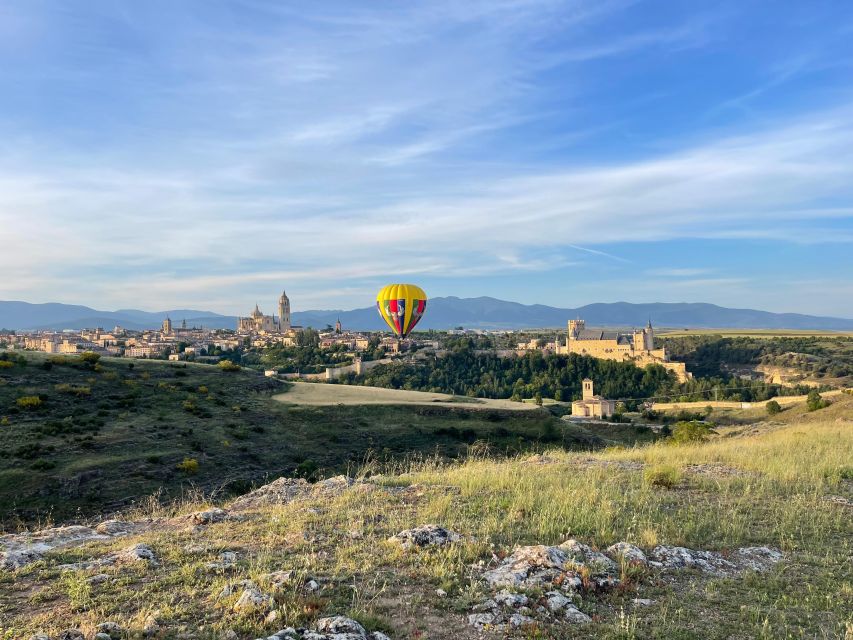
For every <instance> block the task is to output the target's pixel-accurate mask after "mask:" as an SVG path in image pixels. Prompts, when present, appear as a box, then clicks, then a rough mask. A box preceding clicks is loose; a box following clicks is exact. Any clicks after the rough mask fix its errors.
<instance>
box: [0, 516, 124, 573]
mask: <svg viewBox="0 0 853 640" xmlns="http://www.w3.org/2000/svg"><path fill="white" fill-rule="evenodd" d="M108 538H109V536H108V535H104V534H101V533H98V531H96V530H95V529H92V528H91V527H84V526H82V525H72V526H68V527H52V528H50V529H42V530H41V531H36V532H33V533H20V534H10V535H6V536H0V568H3V569H6V570H10V571H11V570H14V569H19V568H20V567H23V566H25V565H27V564H30V563H31V562H36V561H37V560H39V559H41V557H42V556H43V555H44V554H45V553H46V552H48V551H50V550H51V549H58V548H61V547H67V546H71V545H75V544H82V543H84V542H88V541H90V540H106V539H108Z"/></svg>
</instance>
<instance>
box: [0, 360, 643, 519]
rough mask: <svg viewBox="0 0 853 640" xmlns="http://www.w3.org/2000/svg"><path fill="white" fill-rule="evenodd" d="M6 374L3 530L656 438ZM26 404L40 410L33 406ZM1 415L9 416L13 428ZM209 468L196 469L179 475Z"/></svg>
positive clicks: (208, 375)
mask: <svg viewBox="0 0 853 640" xmlns="http://www.w3.org/2000/svg"><path fill="white" fill-rule="evenodd" d="M27 358H28V360H29V362H28V365H27V366H26V367H20V366H14V367H11V368H3V369H0V527H6V528H10V527H14V526H15V525H16V523H18V522H19V521H23V522H25V523H26V522H32V521H36V520H38V521H45V520H46V519H50V518H53V519H55V520H63V519H67V518H69V517H72V516H84V517H85V516H90V515H94V514H97V513H103V512H108V511H114V510H115V509H121V508H126V507H129V506H131V505H132V504H134V502H136V501H138V500H140V499H142V498H144V497H145V496H147V495H150V494H152V493H154V492H157V491H159V492H161V496H162V498H164V499H171V498H177V497H180V496H181V495H182V494H183V493H185V492H186V491H187V490H189V489H190V488H192V487H200V488H201V489H203V490H204V491H206V492H209V493H214V494H216V495H224V496H227V495H231V494H233V493H235V492H242V491H246V490H247V489H248V488H250V487H251V486H252V485H253V484H257V483H262V482H265V481H268V480H270V479H273V478H275V477H278V476H281V475H304V474H312V475H315V476H323V475H333V474H335V473H341V472H345V471H346V470H347V469H352V468H354V467H356V466H358V465H360V464H362V463H363V462H364V460H365V459H367V458H369V459H371V460H374V461H378V462H380V463H383V464H384V463H387V464H391V465H393V464H395V463H397V462H400V461H401V460H409V459H417V458H421V457H425V456H436V455H437V456H439V457H440V458H447V459H453V458H457V457H459V456H464V455H465V453H466V451H467V449H468V447H469V446H470V445H471V444H472V443H474V442H475V441H485V442H487V443H488V444H489V446H490V447H491V450H492V451H493V452H495V453H500V452H503V453H509V454H512V453H515V452H517V451H521V450H526V449H530V448H536V447H542V446H554V445H555V444H558V445H562V446H565V447H567V448H582V449H590V448H595V447H600V446H602V445H603V444H605V443H606V442H608V441H612V440H616V441H619V442H632V441H634V440H635V439H637V438H647V437H648V436H647V435H642V434H640V435H638V434H636V433H634V432H633V431H632V430H630V429H629V430H624V429H621V428H619V429H618V430H615V431H614V432H613V433H612V434H610V433H609V432H608V430H607V429H606V428H605V429H604V430H602V431H601V432H600V433H599V432H596V433H591V432H588V431H586V430H584V429H582V428H579V427H574V426H572V425H567V424H565V423H563V422H561V421H559V420H557V419H555V418H553V417H552V416H550V415H549V414H548V413H547V412H530V413H529V414H522V413H520V412H505V411H495V410H486V409H483V410H478V409H477V408H476V404H468V403H459V404H458V405H454V406H452V407H415V406H413V407H406V406H393V407H392V406H364V407H336V406H330V407H300V406H288V405H286V404H282V403H280V402H276V401H273V400H272V399H271V396H272V395H273V394H275V393H281V392H282V391H284V390H285V389H286V386H285V385H283V384H282V383H280V382H278V381H275V380H272V379H269V378H265V377H263V376H262V375H260V374H259V373H257V372H254V371H251V370H245V369H244V370H242V371H234V372H230V371H221V370H220V369H219V368H218V367H216V366H207V365H184V364H183V363H181V364H170V363H165V362H161V361H160V362H158V361H141V360H136V361H128V360H123V359H102V360H101V362H100V363H99V364H97V366H87V365H85V364H84V363H82V362H79V361H76V360H75V359H74V358H70V359H69V358H65V362H66V364H54V365H53V366H52V367H51V368H50V369H45V368H43V366H42V365H43V363H45V362H49V361H51V360H57V359H56V358H53V359H51V358H49V357H48V356H46V355H44V354H36V353H32V354H27ZM27 397H29V398H37V399H40V404H39V405H38V406H33V407H28V408H23V407H21V406H19V400H20V399H21V398H27ZM24 404H30V402H28V403H24ZM2 418H5V420H3V419H2ZM185 459H191V460H196V461H197V462H198V467H197V469H196V468H195V467H194V466H193V469H192V472H190V473H188V472H187V469H186V468H179V466H180V465H181V464H182V463H183V461H184V460H185Z"/></svg>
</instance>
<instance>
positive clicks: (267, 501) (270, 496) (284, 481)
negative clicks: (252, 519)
mask: <svg viewBox="0 0 853 640" xmlns="http://www.w3.org/2000/svg"><path fill="white" fill-rule="evenodd" d="M310 492H311V485H310V484H309V483H308V481H307V480H305V479H304V478H278V479H277V480H274V481H272V482H270V483H269V484H265V485H264V486H262V487H259V488H257V489H255V490H254V491H251V492H249V493H247V494H246V495H244V496H241V497H239V498H237V499H236V500H235V501H234V502H232V503H231V510H232V511H238V510H244V509H256V508H258V507H262V506H266V505H274V504H287V503H288V502H291V501H293V500H295V499H297V498H301V497H304V496H307V495H308V494H309V493H310Z"/></svg>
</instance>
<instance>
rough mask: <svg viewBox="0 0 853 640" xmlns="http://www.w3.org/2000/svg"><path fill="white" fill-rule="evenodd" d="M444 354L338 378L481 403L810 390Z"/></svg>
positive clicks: (576, 363)
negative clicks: (588, 395) (588, 392)
mask: <svg viewBox="0 0 853 640" xmlns="http://www.w3.org/2000/svg"><path fill="white" fill-rule="evenodd" d="M447 346H448V348H449V352H448V354H447V355H446V356H442V357H438V358H432V359H428V360H424V361H421V362H413V363H395V364H391V365H383V366H379V367H376V368H374V369H371V370H370V371H368V372H366V373H365V374H364V375H361V376H354V375H350V376H348V377H345V378H342V379H341V380H340V382H342V383H345V384H363V385H369V386H377V387H386V388H393V389H411V390H416V391H432V392H444V393H454V394H457V395H467V396H472V397H480V398H510V399H514V400H523V399H526V398H536V397H537V396H538V397H542V398H554V399H556V400H573V399H577V398H579V397H580V395H581V381H582V380H583V379H584V378H591V379H592V380H594V381H595V390H596V393H599V394H601V395H603V396H605V397H608V398H614V399H624V400H626V401H627V402H626V404H627V405H628V406H629V407H633V406H635V405H636V404H637V402H636V400H641V399H648V398H654V399H656V400H658V401H666V400H668V399H671V400H677V401H682V402H683V401H689V400H697V401H701V400H709V399H714V398H718V399H720V400H743V401H762V400H767V399H769V398H772V397H774V396H777V395H790V394H799V393H806V392H807V391H808V388H806V387H803V388H798V387H797V388H783V387H780V386H778V385H771V384H765V383H764V382H759V381H749V380H741V379H739V378H737V377H734V376H726V375H724V374H721V375H717V376H712V377H707V378H701V379H694V380H691V381H689V382H686V383H683V384H682V383H679V382H678V381H677V380H676V378H675V375H674V374H671V373H669V372H667V371H666V370H665V369H664V368H663V367H661V366H659V365H649V366H647V367H645V368H642V369H641V368H639V367H636V366H634V365H633V364H632V363H630V362H616V361H613V360H599V359H597V358H592V357H589V356H580V355H576V354H571V355H543V354H542V353H541V352H538V351H531V352H529V353H526V354H524V355H522V356H517V357H515V356H513V357H500V356H498V355H497V354H495V353H492V352H489V351H488V350H483V347H484V346H485V345H484V344H483V343H482V341H481V340H473V339H469V338H457V339H454V340H452V341H449V342H448V345H447Z"/></svg>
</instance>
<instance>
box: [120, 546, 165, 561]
mask: <svg viewBox="0 0 853 640" xmlns="http://www.w3.org/2000/svg"><path fill="white" fill-rule="evenodd" d="M119 558H120V559H121V560H128V561H130V562H145V563H148V564H150V565H157V564H158V562H157V556H156V555H155V554H154V550H153V549H152V548H151V547H149V546H148V545H147V544H143V543H141V542H140V543H139V544H135V545H133V546H132V547H128V548H127V549H125V550H124V551H122V552H121V554H120V555H119Z"/></svg>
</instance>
